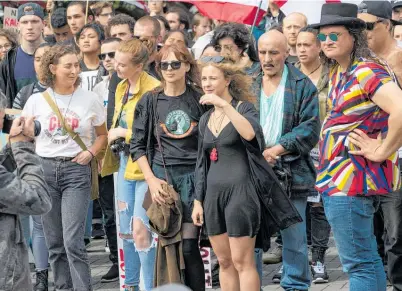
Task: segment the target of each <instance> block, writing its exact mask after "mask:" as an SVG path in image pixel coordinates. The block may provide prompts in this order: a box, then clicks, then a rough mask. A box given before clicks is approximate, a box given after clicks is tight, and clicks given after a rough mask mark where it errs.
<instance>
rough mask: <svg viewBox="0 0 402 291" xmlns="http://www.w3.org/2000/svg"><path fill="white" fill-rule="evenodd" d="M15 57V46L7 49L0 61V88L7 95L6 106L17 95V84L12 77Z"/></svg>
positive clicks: (9, 104)
mask: <svg viewBox="0 0 402 291" xmlns="http://www.w3.org/2000/svg"><path fill="white" fill-rule="evenodd" d="M16 58H17V48H13V49H11V50H9V51H8V53H7V54H6V55H5V57H4V59H3V60H2V62H1V63H0V90H1V91H2V92H3V93H4V94H5V95H6V97H7V108H11V107H12V106H13V102H14V98H15V96H17V93H18V92H17V84H16V82H15V79H14V67H15V61H16Z"/></svg>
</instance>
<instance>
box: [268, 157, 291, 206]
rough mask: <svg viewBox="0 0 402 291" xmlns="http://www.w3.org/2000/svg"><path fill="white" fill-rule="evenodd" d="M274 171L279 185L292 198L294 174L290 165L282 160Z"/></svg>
mask: <svg viewBox="0 0 402 291" xmlns="http://www.w3.org/2000/svg"><path fill="white" fill-rule="evenodd" d="M272 170H273V171H274V173H275V175H276V177H277V178H278V180H279V184H280V185H281V186H282V188H283V190H285V192H286V194H287V195H288V197H289V198H290V197H291V196H292V173H291V172H290V168H289V165H287V164H285V163H284V162H283V160H282V158H280V159H279V160H278V161H277V163H276V164H275V166H274V167H273V168H272Z"/></svg>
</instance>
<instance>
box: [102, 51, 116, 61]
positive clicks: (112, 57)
mask: <svg viewBox="0 0 402 291" xmlns="http://www.w3.org/2000/svg"><path fill="white" fill-rule="evenodd" d="M115 54H116V52H109V53H104V54H100V55H98V57H99V59H100V60H101V61H104V60H105V59H106V56H108V57H109V58H111V59H114V55H115Z"/></svg>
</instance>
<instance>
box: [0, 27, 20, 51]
mask: <svg viewBox="0 0 402 291" xmlns="http://www.w3.org/2000/svg"><path fill="white" fill-rule="evenodd" d="M0 36H2V37H5V38H7V39H8V41H9V42H11V45H12V47H13V48H15V47H17V46H18V35H17V34H16V33H15V32H14V31H12V30H11V29H0Z"/></svg>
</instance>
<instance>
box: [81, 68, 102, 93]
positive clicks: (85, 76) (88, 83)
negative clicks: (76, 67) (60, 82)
mask: <svg viewBox="0 0 402 291" xmlns="http://www.w3.org/2000/svg"><path fill="white" fill-rule="evenodd" d="M98 72H99V69H98V70H92V71H82V72H81V73H80V78H81V88H82V89H85V90H88V91H91V92H92V91H93V89H94V87H95V84H96V78H97V77H98Z"/></svg>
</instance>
